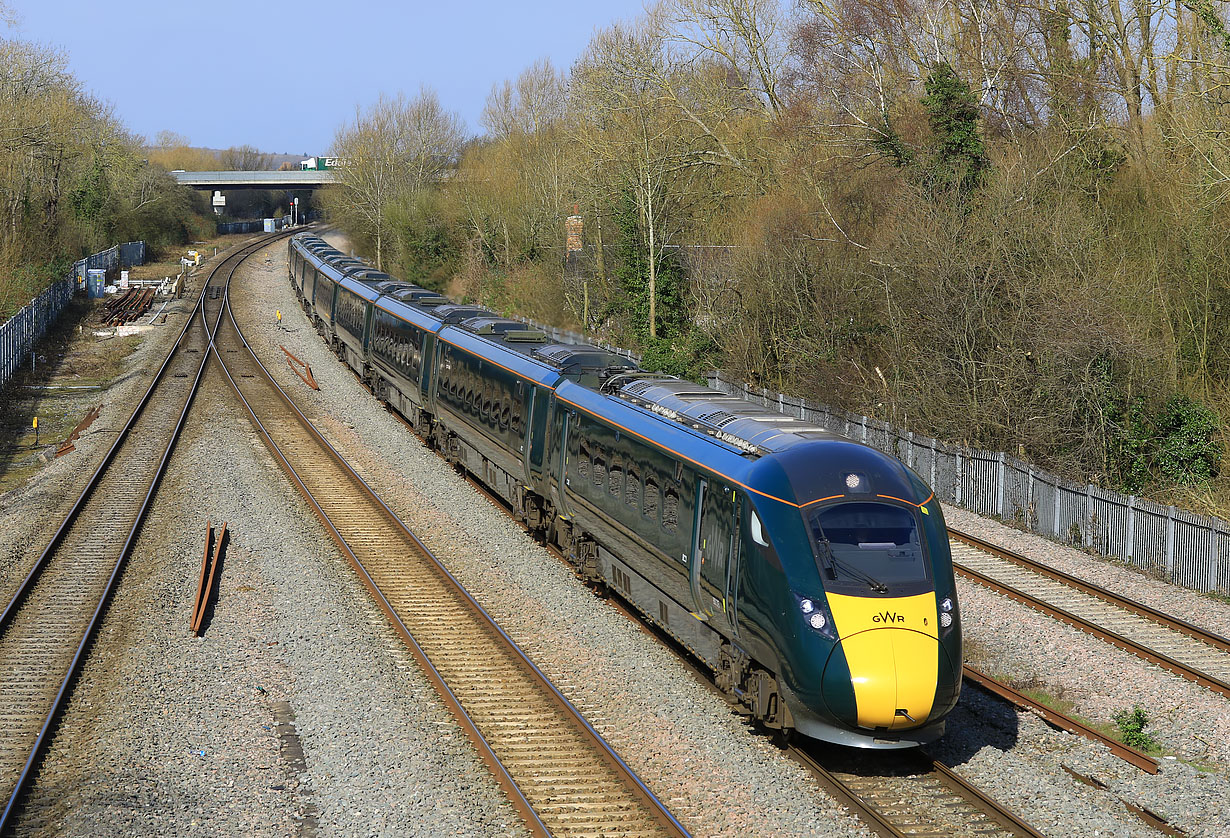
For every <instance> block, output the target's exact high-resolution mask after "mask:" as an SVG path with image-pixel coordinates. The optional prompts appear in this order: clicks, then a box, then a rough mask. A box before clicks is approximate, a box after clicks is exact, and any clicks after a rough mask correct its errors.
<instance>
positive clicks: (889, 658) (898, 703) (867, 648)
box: [840, 628, 944, 730]
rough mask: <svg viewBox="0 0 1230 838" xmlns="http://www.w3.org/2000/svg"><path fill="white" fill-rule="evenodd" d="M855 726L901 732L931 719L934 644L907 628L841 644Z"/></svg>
mask: <svg viewBox="0 0 1230 838" xmlns="http://www.w3.org/2000/svg"><path fill="white" fill-rule="evenodd" d="M840 648H841V651H842V653H843V654H844V655H845V659H846V665H847V666H848V667H849V668H850V683H851V684H852V685H853V687H854V701H855V708H856V712H857V719H858V725H859V727H865V728H888V729H889V730H905V729H908V728H912V727H917V726H918V725H921V724H922V723H923V722H925V721H926V720H927V716H929V715H930V714H931V705H932V702H933V701H934V700H935V685H936V679H937V678H938V676H939V659H940V656H941V655H942V654H944V653H943V651H942V649H941V648H940V644H939V641H937V640H936V639H935V638H934V637H930V636H928V635H926V634H923V633H921V632H917V631H912V630H910V629H900V628H882V629H871V630H870V631H863V632H859V633H858V634H855V635H851V636H850V637H847V638H845V639H844V640H842V641H841V644H840Z"/></svg>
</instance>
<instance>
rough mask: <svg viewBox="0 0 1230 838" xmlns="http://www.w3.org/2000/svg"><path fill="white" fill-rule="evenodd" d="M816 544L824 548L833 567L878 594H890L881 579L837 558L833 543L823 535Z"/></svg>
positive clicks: (819, 536)
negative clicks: (863, 583) (864, 583)
mask: <svg viewBox="0 0 1230 838" xmlns="http://www.w3.org/2000/svg"><path fill="white" fill-rule="evenodd" d="M816 542H817V543H818V544H820V545H821V546H822V547H823V548H824V553H825V555H826V556H827V557H828V561H829V564H831V565H832V566H833V567H836V568H841V570H842V572H843V573H846V574H848V575H850V576H852V577H853V578H855V579H858V580H861V581H863V582H866V583H867V585H868V586H869V587H870V588H871V590H873V591H875V592H876V593H877V594H886V593H888V586H887V585H885V584H884V583H883V582H881V581H880V580H879V579H877V578H875V577H874V576H872V575H871V574H870V573H868V572H867V571H865V570H863V569H862V568H860V567H858V566H857V565H853V564H851V563H850V562H848V561H846V560H845V559H839V558H837V554H836V553H834V552H833V545H832V543H831V542H830V541H829V540H828V539H827V538H825V537H824V536H823V535H820V534H819V533H817V534H816Z"/></svg>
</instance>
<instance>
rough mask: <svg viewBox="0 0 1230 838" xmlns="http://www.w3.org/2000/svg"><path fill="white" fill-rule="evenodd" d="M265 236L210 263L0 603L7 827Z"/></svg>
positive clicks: (0, 768) (0, 764) (0, 750)
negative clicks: (241, 270)
mask: <svg viewBox="0 0 1230 838" xmlns="http://www.w3.org/2000/svg"><path fill="white" fill-rule="evenodd" d="M262 241H263V243H267V242H268V240H267V239H266V240H262ZM263 243H262V244H257V245H248V246H245V247H243V248H241V249H240V250H238V251H236V252H235V253H233V254H231V255H230V256H228V257H227V258H226V259H224V260H223V261H222V262H221V263H219V265H218V266H217V267H215V268H214V270H213V271H211V273H210V275H209V278H208V280H207V282H206V283H205V286H204V287H203V288H202V291H201V295H200V297H199V298H198V300H197V305H196V307H195V308H194V310H193V313H192V315H191V316H190V317H189V319H188V322H187V323H186V324H185V326H184V329H183V331H182V332H181V333H180V335H179V338H178V339H177V340H176V342H175V345H174V346H173V347H172V349H171V351H170V353H169V354H168V355H167V358H166V360H165V361H164V362H163V365H162V367H161V368H160V369H159V370H158V372H157V374H156V375H155V376H154V380H153V382H152V383H151V384H150V386H149V388H148V389H147V390H146V392H145V394H144V396H143V397H142V398H141V400H140V401H139V402H138V404H137V406H136V408H135V409H134V410H133V412H132V415H131V416H130V417H129V419H128V421H127V422H126V423H125V425H124V427H123V429H122V430H120V432H119V434H118V436H117V438H116V441H115V443H114V444H113V445H112V447H111V449H110V450H109V451H108V452H107V454H106V455H105V457H104V458H103V460H102V463H101V464H100V465H99V466H98V468H97V470H96V471H95V472H94V474H93V475H92V477H91V478H90V480H89V482H88V484H87V485H86V487H85V489H84V490H83V491H82V493H81V495H80V497H79V498H78V499H77V502H76V503H75V504H74V505H73V507H72V509H71V510H70V511H69V513H68V514H67V515H66V516H65V518H64V520H63V522H62V523H61V524H60V525H59V527H58V528H57V530H56V533H55V535H54V536H53V537H52V539H51V542H50V543H49V544H48V545H47V547H46V549H45V550H44V551H43V553H42V554H41V555H40V556H39V558H38V560H37V561H36V562H35V564H34V565H33V567H32V568H31V570H30V571H29V573H28V574H27V575H26V576H25V578H24V579H23V580H22V581H21V582H20V584H19V585H18V586H17V587H16V589H15V590H14V591H13V592H12V593H11V596H10V597H9V598H8V600H7V602H8V604H7V606H6V607H5V609H4V611H3V612H2V613H0V799H3V801H4V803H5V805H4V810H3V812H2V813H0V832H3V830H4V828H5V826H6V824H9V823H10V822H11V820H10V819H11V818H13V817H14V815H15V812H16V810H17V807H18V804H19V802H20V799H21V795H22V791H23V789H24V788H25V786H26V784H27V782H28V781H29V780H30V779H31V778H32V776H33V774H34V771H35V769H36V767H37V764H38V760H39V757H40V755H41V753H42V749H43V746H44V745H45V744H46V743H47V741H48V740H49V738H50V734H51V731H52V726H53V724H54V722H55V719H56V716H57V714H58V713H59V710H60V708H61V706H62V705H63V704H64V703H65V701H66V700H67V696H68V694H69V691H70V689H71V686H72V682H73V679H74V677H75V676H76V673H77V670H78V668H79V666H80V664H81V663H82V662H83V660H84V658H85V655H86V652H87V649H88V647H89V644H90V640H91V638H92V636H93V633H94V631H95V629H96V627H97V626H98V624H99V622H100V621H101V617H102V614H103V612H104V610H105V608H106V604H107V600H108V598H109V596H110V594H111V592H112V590H113V589H114V587H115V585H116V583H117V580H118V579H119V576H120V574H121V572H122V571H123V568H124V563H125V561H126V560H127V558H128V554H129V551H130V549H131V547H132V544H133V542H134V540H135V539H136V536H137V532H138V531H139V529H140V526H141V522H142V521H143V520H144V518H145V514H146V511H147V510H148V508H149V506H150V504H151V502H152V500H153V497H154V493H155V491H156V490H157V487H158V482H159V480H160V478H161V477H162V475H163V473H164V472H165V470H166V465H167V461H168V459H169V458H170V453H171V449H172V448H173V447H174V445H175V441H176V439H177V438H178V436H179V432H180V429H181V428H182V426H183V423H184V418H185V416H186V415H187V412H188V408H189V406H190V405H191V403H192V398H193V396H194V395H195V393H196V390H197V386H198V383H199V381H200V377H201V373H202V371H203V370H204V368H205V362H206V359H207V358H208V354H209V353H208V350H209V343H210V332H211V328H212V326H211V324H216V322H217V317H218V315H219V313H220V312H221V308H222V306H221V303H222V300H221V297H220V296H219V295H218V294H217V293H215V292H214V291H213V290H212V289H217V288H220V285H221V283H222V282H223V281H224V280H225V279H226V278H229V276H230V274H231V273H233V272H234V270H235V268H236V267H237V266H238V265H239V264H240V263H241V262H242V261H243V260H244V259H245V258H247V256H248V255H250V254H251V253H253V252H255V251H256V250H257V249H259V247H262V246H264V244H263Z"/></svg>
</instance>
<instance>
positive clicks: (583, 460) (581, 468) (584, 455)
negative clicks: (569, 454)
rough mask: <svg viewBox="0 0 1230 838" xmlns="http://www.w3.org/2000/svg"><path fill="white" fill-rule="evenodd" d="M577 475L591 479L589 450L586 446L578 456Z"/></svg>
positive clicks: (582, 447)
mask: <svg viewBox="0 0 1230 838" xmlns="http://www.w3.org/2000/svg"><path fill="white" fill-rule="evenodd" d="M577 475H578V476H580V477H583V478H585V479H586V480H588V479H589V449H588V448H586V447H585V446H584V445H582V446H581V453H580V454H578V455H577Z"/></svg>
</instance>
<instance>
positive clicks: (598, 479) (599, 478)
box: [594, 454, 606, 487]
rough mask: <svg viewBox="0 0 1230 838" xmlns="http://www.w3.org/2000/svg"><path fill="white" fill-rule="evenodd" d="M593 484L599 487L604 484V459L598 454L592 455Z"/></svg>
mask: <svg viewBox="0 0 1230 838" xmlns="http://www.w3.org/2000/svg"><path fill="white" fill-rule="evenodd" d="M594 484H595V485H597V486H599V487H601V486H605V485H606V460H604V459H602V456H601V455H598V454H595V455H594Z"/></svg>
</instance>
